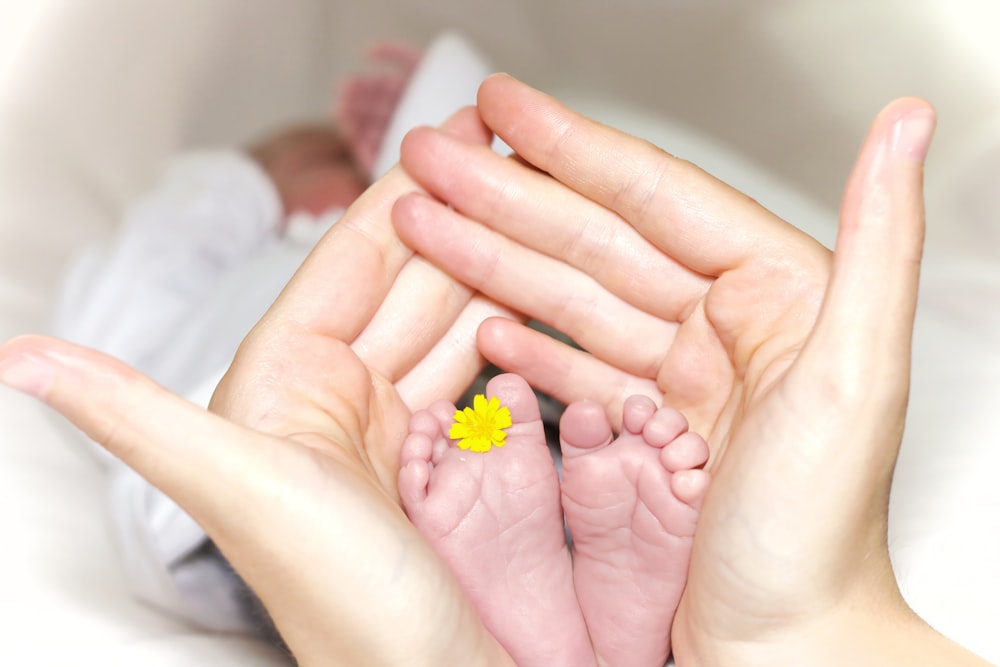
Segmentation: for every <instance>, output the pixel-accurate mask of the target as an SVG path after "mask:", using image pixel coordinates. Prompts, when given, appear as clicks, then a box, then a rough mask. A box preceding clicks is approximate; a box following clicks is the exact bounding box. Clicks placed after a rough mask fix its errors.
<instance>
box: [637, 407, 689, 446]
mask: <svg viewBox="0 0 1000 667" xmlns="http://www.w3.org/2000/svg"><path fill="white" fill-rule="evenodd" d="M687 428H688V423H687V419H685V418H684V415H682V414H681V413H680V412H678V411H677V410H674V409H673V408H660V409H659V410H657V411H656V413H655V414H654V415H653V416H652V417H650V418H649V421H647V422H646V424H645V425H644V426H643V427H642V437H643V439H644V440H645V441H646V443H647V444H649V445H651V446H653V447H663V446H665V445H667V444H669V443H670V442H672V441H673V440H674V439H676V438H677V437H678V436H679V435H681V434H682V433H684V432H685V431H687Z"/></svg>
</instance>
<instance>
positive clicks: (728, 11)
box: [0, 0, 1000, 667]
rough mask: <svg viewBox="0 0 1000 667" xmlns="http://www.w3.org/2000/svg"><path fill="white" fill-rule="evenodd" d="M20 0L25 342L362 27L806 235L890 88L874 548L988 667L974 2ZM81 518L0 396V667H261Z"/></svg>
mask: <svg viewBox="0 0 1000 667" xmlns="http://www.w3.org/2000/svg"><path fill="white" fill-rule="evenodd" d="M20 1H21V0H0V7H4V5H5V4H8V3H12V2H17V3H19V2H20ZM31 5H32V6H31V8H30V11H28V10H26V9H25V10H23V11H17V12H7V13H3V14H0V45H2V46H3V49H2V51H0V58H3V61H2V62H0V339H6V338H8V337H11V336H13V335H16V334H18V333H23V332H28V331H38V330H41V329H42V328H43V326H44V321H45V319H44V318H45V314H46V313H48V312H50V311H51V309H52V307H53V303H54V288H55V285H56V284H57V282H58V280H59V277H60V276H61V275H62V271H63V267H64V264H65V262H66V259H67V257H68V256H69V255H70V254H72V253H74V252H76V251H77V250H78V249H79V248H80V247H81V246H82V245H83V244H86V243H89V242H92V241H95V240H98V239H100V238H102V237H104V236H106V235H107V234H108V233H109V232H110V230H112V229H113V228H114V226H115V225H116V224H117V222H118V221H120V220H121V218H122V215H123V209H124V204H125V203H126V202H128V201H132V200H133V199H134V198H135V197H136V196H137V195H138V194H140V193H141V192H143V191H144V190H146V189H148V188H149V187H150V184H151V182H152V181H153V177H154V174H155V173H156V172H158V171H159V170H160V169H161V168H162V165H163V163H164V161H165V160H166V159H167V157H168V156H170V155H173V154H176V153H177V152H178V151H181V150H184V149H186V148H189V147H191V146H193V145H196V144H205V143H211V144H213V145H240V144H241V142H244V141H246V140H247V139H248V138H250V137H251V136H255V135H258V134H260V133H261V132H262V131H264V130H266V129H268V128H271V127H273V126H275V125H278V124H284V123H286V122H289V121H292V120H295V119H296V118H298V117H301V116H303V115H316V114H320V113H323V112H324V109H325V107H326V104H327V99H328V97H329V91H330V84H331V81H333V80H335V78H336V76H337V75H338V73H343V72H345V71H349V70H351V69H353V68H355V67H356V65H357V63H358V62H359V57H358V54H359V53H361V50H362V47H363V46H364V45H366V44H368V43H370V42H371V41H373V40H375V39H379V38H384V37H386V36H401V37H407V38H409V39H411V40H413V41H415V42H418V43H421V42H423V41H425V40H426V39H427V38H428V37H429V36H431V35H432V34H434V33H435V32H437V31H438V30H439V29H440V28H441V27H442V26H445V25H447V26H452V27H455V28H457V29H460V30H461V31H462V32H463V33H464V34H465V35H467V36H469V37H470V38H471V39H472V40H473V41H474V42H475V43H476V44H478V45H480V46H481V47H482V48H483V50H484V51H485V53H487V54H488V55H489V57H490V59H491V60H492V61H493V62H494V63H496V64H497V65H500V66H501V67H502V68H503V69H506V70H508V71H512V72H513V73H514V74H516V75H519V76H521V77H523V78H526V79H527V80H529V81H530V82H532V83H535V84H537V85H540V86H541V87H543V88H545V89H547V90H549V91H551V92H553V93H554V94H556V95H557V96H558V97H560V98H562V99H565V100H568V101H570V102H571V104H572V105H573V106H576V107H577V108H579V109H580V110H581V111H584V112H587V113H591V114H593V115H597V116H598V117H600V118H601V119H602V120H605V121H606V122H609V123H611V124H615V125H619V126H622V127H624V128H625V129H628V130H630V131H632V132H633V133H635V134H638V135H640V136H645V137H648V138H651V139H654V140H655V141H656V143H658V144H659V145H661V146H663V147H664V148H666V149H667V150H670V151H671V152H674V153H676V154H678V155H680V156H681V157H684V158H687V159H691V160H693V161H695V162H697V163H699V164H702V165H704V166H706V167H709V168H710V170H711V171H713V172H716V173H719V174H720V175H723V176H724V177H725V178H726V179H732V180H735V181H736V182H737V184H738V185H740V186H741V187H743V188H745V189H746V191H747V192H748V193H749V194H751V195H752V196H754V197H756V198H758V199H759V200H761V201H762V202H764V203H765V204H766V205H768V206H770V207H772V208H774V209H776V210H778V211H780V212H782V213H783V214H785V215H787V216H789V218H790V219H792V220H793V221H796V222H801V221H802V220H804V219H808V220H807V223H808V224H806V225H805V226H807V227H809V228H810V231H813V230H814V229H815V230H819V231H822V232H823V233H825V235H826V236H825V239H824V240H826V241H828V240H829V239H830V238H832V229H833V225H834V222H835V220H836V212H835V210H833V207H834V205H835V202H836V200H837V198H838V196H839V191H840V190H841V188H842V183H843V181H844V178H845V175H846V174H845V171H846V169H847V167H848V165H849V164H850V161H851V159H852V157H853V153H854V151H855V150H856V146H857V144H858V142H859V141H860V138H861V135H862V133H863V130H864V128H865V127H866V126H867V124H868V122H869V121H870V119H871V116H872V115H873V113H874V112H875V111H876V110H877V109H878V108H879V106H881V105H882V104H884V103H885V102H886V101H888V100H889V99H890V98H892V97H894V96H898V95H902V94H921V95H923V96H925V97H927V98H928V99H930V100H931V101H932V102H933V103H934V104H935V105H937V106H938V107H939V109H940V111H941V124H940V128H939V132H938V136H937V139H936V141H935V145H934V148H933V150H932V152H931V159H930V163H929V166H928V171H927V192H928V205H929V212H930V214H929V218H928V221H929V230H928V241H929V245H928V249H927V256H928V260H927V261H928V263H927V268H926V271H925V280H924V285H925V293H924V295H923V297H922V300H921V309H920V313H919V316H918V318H919V321H918V333H917V342H916V346H915V350H914V364H915V365H914V387H913V393H912V396H911V410H910V419H909V424H908V428H907V433H906V436H905V441H904V447H903V451H902V455H901V458H900V464H899V467H898V469H897V472H896V480H895V487H894V491H893V497H892V506H891V525H890V529H891V548H892V553H893V558H894V563H895V565H896V568H897V573H898V576H899V579H900V582H901V585H902V586H903V589H904V592H905V594H906V595H907V598H908V600H909V601H910V602H911V604H913V605H914V607H915V608H916V609H917V610H918V611H919V612H920V613H921V614H922V615H923V616H925V617H926V618H927V619H928V620H929V621H931V622H932V623H933V624H934V625H935V626H936V627H938V628H940V629H941V630H942V631H944V632H945V633H947V634H948V635H950V636H952V637H954V638H956V639H957V640H959V641H961V642H963V643H964V644H965V645H967V646H969V647H970V648H972V649H973V650H976V651H977V652H979V653H980V654H982V655H983V656H984V657H986V658H988V659H990V660H991V661H992V662H1000V637H998V635H997V633H996V632H995V624H996V619H997V618H1000V609H998V601H1000V568H997V565H996V564H997V563H1000V545H998V543H997V542H998V538H997V535H998V534H1000V531H998V530H997V519H996V508H997V507H1000V485H997V484H995V483H993V481H992V476H993V475H994V474H995V473H993V471H994V470H996V466H995V463H996V458H995V457H996V452H997V451H1000V434H998V426H997V424H998V423H1000V422H998V420H996V419H994V418H993V412H994V411H995V410H994V409H993V408H994V406H996V405H997V404H998V401H1000V381H998V378H1000V370H998V369H997V357H996V355H997V350H998V349H1000V334H998V329H997V319H996V318H997V307H996V304H997V303H1000V277H998V276H997V275H996V267H997V265H998V261H997V259H998V257H1000V238H998V230H1000V224H998V223H997V212H998V211H1000V196H998V195H997V189H996V187H995V184H996V182H997V179H998V178H1000V161H998V160H997V159H996V156H997V155H1000V130H998V128H997V124H996V120H995V119H997V118H1000V92H998V91H1000V41H998V40H996V39H995V34H994V32H995V31H994V30H993V27H994V26H995V25H996V12H997V9H996V7H994V6H993V3H985V2H977V1H976V0H931V1H929V2H925V3H912V2H908V1H907V0H884V1H883V2H878V3H802V2H798V1H797V0H777V1H776V2H769V3H732V2H705V3H690V2H676V3H671V2H660V3H650V2H645V3H605V4H601V3H583V4H581V3H566V2H554V1H553V0H542V1H541V2H538V1H536V0H512V1H511V2H508V3H487V2H484V1H482V0H473V1H472V2H463V3H456V2H451V3H449V2H444V3H431V4H427V3H424V4H421V3H406V2H401V1H400V0H372V1H370V2H364V3H360V2H345V1H343V0H333V1H329V0H289V1H288V2H282V3H264V2H261V3H247V2H244V1H243V0H211V1H210V2H205V1H204V0H180V1H177V0H169V1H167V0H148V1H145V2H142V3H136V2H131V1H129V0H88V2H58V1H57V0H37V1H36V2H33V3H31ZM917 5H919V6H917ZM25 6H26V5H25ZM19 17H23V20H24V22H21V23H18V22H17V21H15V20H14V19H15V18H19ZM9 34H15V35H16V39H9V38H8V35H9ZM845 45H847V46H845ZM956 73H957V74H956ZM692 128H696V129H697V130H698V132H697V133H690V130H691V129H692ZM706 136H708V137H712V138H713V140H712V141H705V140H704V137H706ZM817 202H818V204H817ZM800 216H804V217H800ZM972 258H975V259H976V261H975V263H972V262H971V260H972ZM991 464H994V465H991ZM105 500H106V498H105V476H104V473H103V472H102V471H101V470H100V469H99V468H98V467H97V466H95V465H93V462H92V459H91V458H90V457H88V456H87V455H85V452H84V451H83V450H82V449H81V448H80V447H79V443H78V441H77V439H76V437H75V435H73V434H72V433H71V432H70V431H69V429H67V428H66V427H65V426H64V425H63V424H62V423H61V422H60V421H58V420H56V419H53V417H52V415H51V414H50V413H49V412H47V411H46V410H45V409H43V408H42V407H40V406H38V405H37V404H36V403H35V402H33V401H31V400H29V399H26V398H23V397H21V396H19V395H16V394H14V393H13V392H10V391H8V390H5V389H0V522H2V523H0V525H3V526H4V546H3V549H2V550H0V573H2V574H0V577H3V579H2V581H0V583H2V589H3V591H4V596H5V600H4V608H5V609H8V610H11V611H12V612H13V613H9V614H8V615H6V617H5V619H4V641H3V642H0V663H3V664H17V665H32V664H38V665H49V664H75V663H77V662H81V661H84V660H85V661H88V662H94V663H98V662H99V663H101V664H104V665H111V666H115V665H135V664H142V665H151V666H156V665H179V664H185V665H188V664H190V665H201V664H211V665H241V666H246V665H249V666H251V667H257V666H261V665H279V664H287V661H286V660H285V659H284V658H283V657H282V656H281V655H280V654H278V653H276V652H274V651H273V650H271V649H270V648H268V647H267V646H264V645H262V644H259V643H257V642H253V641H250V640H247V639H245V638H239V637H233V636H226V635H204V634H201V633H194V632H192V631H191V628H190V626H188V625H185V624H180V623H177V622H176V621H174V620H172V619H170V618H169V617H166V616H164V615H163V614H160V613H156V612H153V611H150V610H148V609H147V608H145V607H144V606H142V605H139V604H137V603H136V602H135V600H134V599H133V598H132V597H131V596H130V595H129V594H128V591H127V589H126V587H125V585H124V581H125V578H124V577H123V576H122V572H121V560H120V557H119V555H118V554H117V552H116V550H115V549H114V548H113V541H112V540H111V539H109V535H110V533H111V527H110V526H109V525H108V522H107V520H106V516H107V514H106V512H105Z"/></svg>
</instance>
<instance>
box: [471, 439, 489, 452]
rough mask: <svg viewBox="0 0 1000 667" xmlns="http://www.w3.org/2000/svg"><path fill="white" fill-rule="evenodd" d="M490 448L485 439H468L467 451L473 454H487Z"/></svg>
mask: <svg viewBox="0 0 1000 667" xmlns="http://www.w3.org/2000/svg"><path fill="white" fill-rule="evenodd" d="M490 446H491V445H490V441H489V440H487V439H486V438H482V437H480V438H469V449H471V450H472V451H474V452H488V451H490Z"/></svg>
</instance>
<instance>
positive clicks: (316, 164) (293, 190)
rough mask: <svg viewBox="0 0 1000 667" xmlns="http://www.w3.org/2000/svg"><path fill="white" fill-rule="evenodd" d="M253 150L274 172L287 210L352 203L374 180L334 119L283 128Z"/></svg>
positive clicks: (321, 208)
mask: <svg viewBox="0 0 1000 667" xmlns="http://www.w3.org/2000/svg"><path fill="white" fill-rule="evenodd" d="M250 154H251V155H252V156H253V157H254V158H255V159H256V160H257V161H258V162H259V163H260V165H261V166H262V167H263V168H264V170H265V171H266V172H267V173H268V175H270V177H271V180H272V181H273V182H274V186H275V188H276V189H277V191H278V194H279V196H280V197H281V203H282V206H283V207H284V211H285V214H286V215H290V214H292V213H296V212H302V211H304V212H307V213H312V214H314V215H319V214H321V213H323V212H325V211H327V210H329V209H333V208H347V207H348V206H350V205H351V204H352V203H353V202H354V200H355V199H357V198H358V197H359V196H361V193H362V192H364V190H365V188H366V187H368V185H369V177H368V175H367V174H365V173H363V171H362V169H361V168H360V167H359V166H358V164H357V162H356V161H355V159H354V157H353V156H352V155H351V152H350V150H349V149H348V146H347V143H346V142H345V141H344V139H343V137H342V135H341V133H340V132H339V131H338V130H337V128H336V127H334V126H333V125H307V126H301V127H294V128H291V129H288V130H284V131H282V132H279V133H278V134H276V135H274V136H272V137H270V138H268V139H265V140H264V141H262V142H260V143H258V144H257V145H255V146H253V147H252V148H251V149H250Z"/></svg>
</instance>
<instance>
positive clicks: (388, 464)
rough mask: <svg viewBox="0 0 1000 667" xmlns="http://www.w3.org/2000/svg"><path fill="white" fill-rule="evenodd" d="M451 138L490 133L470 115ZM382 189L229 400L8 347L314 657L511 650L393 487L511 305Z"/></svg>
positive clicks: (315, 262)
mask: <svg viewBox="0 0 1000 667" xmlns="http://www.w3.org/2000/svg"><path fill="white" fill-rule="evenodd" d="M448 131H449V132H453V133H455V134H456V135H457V136H461V137H463V139H464V140H469V141H472V142H478V143H484V142H486V141H487V140H488V133H487V132H486V131H485V130H484V128H483V127H482V124H481V123H480V122H479V120H478V117H477V116H476V114H475V113H474V112H473V111H472V110H465V112H464V113H460V114H458V115H457V116H456V117H455V118H454V119H452V121H451V122H450V124H449V125H448ZM414 189H415V186H414V184H413V183H412V181H410V180H409V179H408V178H407V177H406V176H405V175H404V174H403V173H402V172H401V171H400V170H398V169H397V170H394V171H393V172H392V173H390V174H389V175H387V176H386V178H385V179H383V180H382V181H380V182H379V183H377V184H375V185H374V186H373V187H372V188H371V189H370V190H368V191H367V192H366V193H365V194H364V196H363V197H362V198H361V199H359V200H358V201H357V203H356V204H355V205H354V206H353V207H351V209H350V210H349V211H348V212H347V213H346V214H345V216H344V218H343V219H342V220H341V221H340V222H339V223H338V224H337V225H335V226H334V227H333V228H332V230H331V231H330V232H329V233H328V234H327V235H326V236H325V237H324V239H323V240H322V241H321V242H320V243H319V244H318V246H317V247H316V249H315V251H314V252H313V253H312V254H311V255H310V257H309V258H308V259H307V261H306V262H305V264H304V265H303V266H302V267H301V268H300V270H299V271H298V273H297V274H296V276H295V277H294V279H293V280H292V281H291V283H290V284H289V285H288V286H287V288H286V289H285V290H284V292H283V293H282V295H281V296H280V297H279V299H278V300H277V301H276V303H275V304H274V306H273V307H272V308H271V309H270V310H269V312H268V313H267V315H266V316H265V317H264V318H263V319H262V320H261V322H260V323H259V324H258V325H257V327H256V328H255V329H254V330H253V331H252V332H251V333H250V335H249V336H248V337H247V339H246V340H245V341H244V343H243V344H242V346H241V348H240V350H239V352H238V354H237V357H236V359H235V361H234V363H233V366H232V368H231V369H230V371H229V373H228V374H227V376H226V377H225V379H224V380H223V382H222V384H221V385H220V386H219V388H218V390H217V392H216V394H215V396H214V398H213V401H212V411H213V412H215V413H216V414H211V413H209V412H205V411H202V410H200V409H197V408H195V407H194V406H192V405H190V404H188V403H186V402H185V401H183V400H181V399H180V398H178V397H176V396H173V395H171V394H169V393H167V392H166V391H164V390H163V389H162V388H160V387H158V386H156V385H155V384H154V383H153V382H151V381H150V380H148V379H147V378H144V377H142V376H141V375H139V374H138V373H137V372H135V371H134V370H132V369H130V368H128V367H127V366H125V365H124V364H121V363H119V362H116V361H115V360H113V359H109V358H107V357H105V356H103V355H101V354H98V353H96V352H94V351H91V350H86V349H83V348H79V347H77V346H74V345H71V344H68V343H64V342H61V341H57V340H52V339H47V338H41V337H25V338H20V339H15V340H13V341H10V342H8V343H7V344H5V345H4V346H3V347H2V348H0V379H2V380H3V381H4V382H5V383H8V384H11V385H13V386H15V387H18V388H21V389H22V390H25V391H28V392H29V393H32V394H34V395H36V396H38V397H40V398H41V399H43V400H44V401H46V402H47V403H48V404H49V405H51V406H52V407H54V408H55V409H56V410H58V411H59V412H61V413H62V414H64V415H65V416H66V417H68V418H69V419H70V420H71V421H73V422H74V423H75V424H77V425H78V426H79V427H80V428H81V429H83V430H84V431H85V432H86V433H87V434H88V435H89V436H91V437H92V438H93V439H94V440H96V441H97V442H99V443H101V444H103V445H104V446H105V447H106V448H107V449H108V450H110V451H111V452H112V453H113V454H115V455H117V456H118V457H120V458H121V459H122V460H123V461H124V462H125V463H127V464H128V465H130V466H131V467H133V468H134V469H135V470H137V471H138V472H139V473H140V474H142V475H143V476H145V477H146V478H147V479H148V480H150V481H151V482H152V483H153V484H155V485H156V486H158V487H159V488H161V489H162V490H163V491H164V492H166V493H167V494H168V495H170V496H171V497H173V498H174V499H175V500H176V501H177V502H178V503H179V504H180V505H181V506H182V507H184V508H185V509H186V510H187V511H188V512H189V513H190V514H191V515H192V516H193V517H194V518H195V519H196V520H197V521H198V522H199V523H200V524H201V525H202V526H203V527H204V528H205V530H206V532H207V533H208V535H209V536H210V537H211V538H212V539H213V540H214V541H215V542H216V543H217V544H218V546H219V547H220V548H221V549H222V551H223V552H224V553H225V554H226V556H227V557H228V558H229V559H230V562H231V563H232V564H233V565H234V567H235V568H236V570H237V571H238V572H239V573H240V574H241V575H242V576H243V577H244V578H245V579H246V581H247V582H248V583H249V584H250V585H251V586H252V587H253V588H254V590H255V591H256V592H257V593H258V594H259V595H260V597H261V599H262V600H263V602H264V603H265V605H266V606H267V608H268V610H269V612H270V613H271V614H272V617H273V619H274V621H275V623H276V625H277V627H278V629H279V630H280V632H281V633H282V635H283V637H284V638H285V640H286V641H287V642H288V644H289V646H290V647H291V648H292V650H293V652H294V653H295V655H296V657H297V659H298V661H299V662H300V663H301V664H392V665H396V664H485V663H487V662H490V661H497V662H498V663H499V664H502V663H504V662H505V661H506V657H505V654H504V653H503V651H502V649H500V648H499V646H498V645H497V644H496V642H495V641H494V640H493V639H492V637H490V636H489V634H488V633H486V631H485V630H484V629H483V628H482V626H481V625H480V624H479V622H478V620H477V616H476V615H475V612H474V611H472V610H471V608H470V607H469V606H468V604H467V602H466V601H465V598H464V596H463V594H462V592H461V590H460V588H459V587H458V585H457V583H456V582H455V581H454V579H453V578H452V576H451V574H450V573H449V572H448V570H447V568H446V567H445V566H444V565H443V564H442V563H441V562H440V560H439V559H438V558H437V557H436V555H435V554H434V553H433V552H432V551H431V550H430V548H429V547H428V546H427V545H426V544H425V542H424V541H423V540H422V539H421V537H420V535H419V534H418V533H417V532H416V530H415V529H414V528H413V527H412V526H411V525H410V523H409V522H408V520H407V519H406V516H405V515H404V513H403V511H402V510H401V509H400V507H399V504H398V499H397V497H396V491H395V479H396V470H397V467H398V458H399V447H400V445H401V443H402V440H403V437H404V435H405V433H406V429H407V424H408V420H409V417H410V408H409V406H411V405H413V406H424V405H426V404H428V403H429V402H430V401H431V400H432V399H437V398H440V397H442V396H449V397H452V398H455V397H457V396H458V394H459V393H460V392H461V391H462V390H463V389H464V388H465V386H466V385H467V384H469V383H470V382H471V380H472V378H473V377H474V375H475V373H476V372H477V371H478V369H479V368H480V366H481V358H480V357H479V356H478V353H477V352H476V350H475V331H476V329H477V327H478V325H479V323H480V322H481V321H482V320H483V319H484V318H485V317H488V316H491V315H496V314H501V313H506V311H504V310H503V309H501V308H499V307H498V306H496V305H494V304H492V303H490V302H489V301H487V300H485V299H483V298H482V297H479V296H476V295H474V293H473V292H472V291H471V290H469V289H468V288H466V287H463V286H461V285H459V284H457V283H456V282H455V281H454V280H453V279H452V278H450V277H449V276H447V275H446V274H444V273H442V272H441V271H439V270H438V269H436V268H434V267H432V266H431V265H429V264H428V263H427V262H425V261H424V260H422V259H420V258H417V257H414V256H413V254H412V252H411V251H410V250H409V249H408V248H406V247H405V246H404V245H403V244H402V243H400V241H399V239H398V238H396V236H395V233H394V231H393V229H392V225H391V222H390V220H389V213H390V208H391V206H392V203H393V202H394V201H395V200H396V198H397V197H398V196H399V195H400V194H402V193H404V192H408V191H411V190H414Z"/></svg>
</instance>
